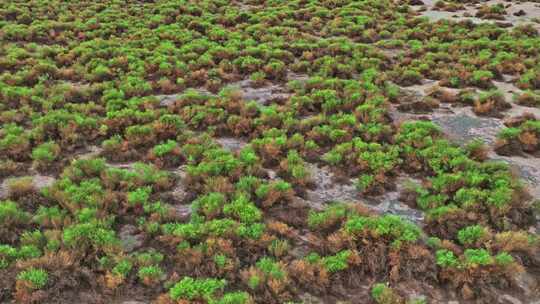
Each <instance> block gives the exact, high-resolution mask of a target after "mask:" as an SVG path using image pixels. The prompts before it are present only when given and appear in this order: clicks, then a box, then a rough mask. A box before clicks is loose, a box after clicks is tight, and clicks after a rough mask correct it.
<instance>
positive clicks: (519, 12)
mask: <svg viewBox="0 0 540 304" xmlns="http://www.w3.org/2000/svg"><path fill="white" fill-rule="evenodd" d="M525 15H527V13H525V11H524V10H522V9H520V10H519V11H517V12H515V13H514V16H517V17H521V16H525Z"/></svg>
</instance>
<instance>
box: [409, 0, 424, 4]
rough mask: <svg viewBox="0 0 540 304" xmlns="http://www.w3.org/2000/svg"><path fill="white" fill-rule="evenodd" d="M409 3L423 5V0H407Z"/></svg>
mask: <svg viewBox="0 0 540 304" xmlns="http://www.w3.org/2000/svg"><path fill="white" fill-rule="evenodd" d="M409 5H424V1H422V0H411V1H409Z"/></svg>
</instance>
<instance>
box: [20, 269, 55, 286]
mask: <svg viewBox="0 0 540 304" xmlns="http://www.w3.org/2000/svg"><path fill="white" fill-rule="evenodd" d="M17 280H19V281H24V282H25V283H27V284H28V287H29V288H31V289H35V290H36V289H42V288H44V287H45V285H47V282H48V281H49V274H48V273H47V271H45V270H44V269H41V268H29V269H26V270H24V271H22V272H21V273H19V274H18V275H17Z"/></svg>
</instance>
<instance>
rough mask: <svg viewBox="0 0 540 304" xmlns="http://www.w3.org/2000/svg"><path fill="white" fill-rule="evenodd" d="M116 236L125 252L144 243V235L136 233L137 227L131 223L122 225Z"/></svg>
mask: <svg viewBox="0 0 540 304" xmlns="http://www.w3.org/2000/svg"><path fill="white" fill-rule="evenodd" d="M118 237H119V238H120V241H121V242H122V248H124V251H125V252H132V251H133V250H135V249H137V248H140V247H141V246H142V245H143V243H144V235H142V234H137V227H135V226H133V225H125V226H123V227H122V228H121V229H120V233H119V234H118Z"/></svg>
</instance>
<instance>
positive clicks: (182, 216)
mask: <svg viewBox="0 0 540 304" xmlns="http://www.w3.org/2000/svg"><path fill="white" fill-rule="evenodd" d="M172 208H173V210H174V213H175V218H177V219H178V220H179V221H187V220H189V218H190V217H191V213H192V212H193V210H192V208H191V205H173V206H172Z"/></svg>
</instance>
